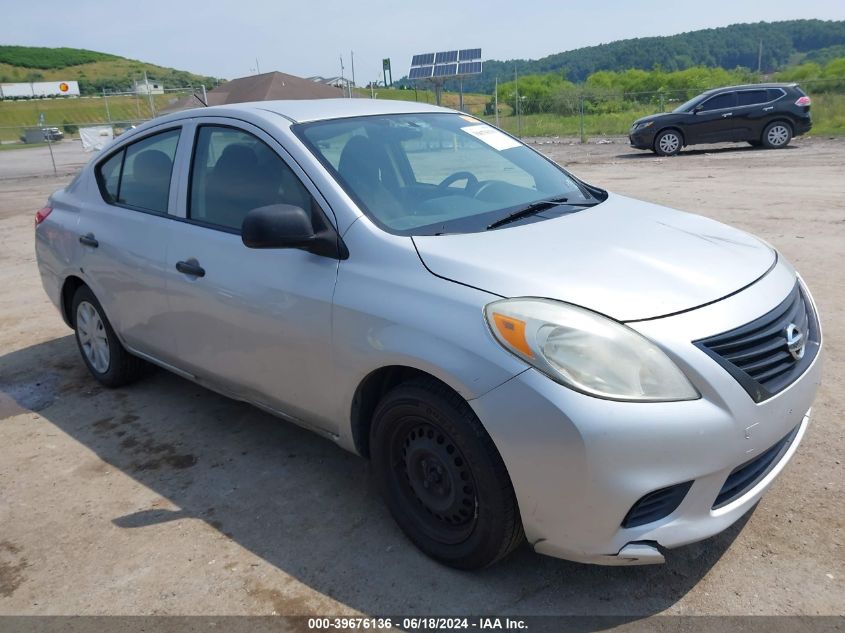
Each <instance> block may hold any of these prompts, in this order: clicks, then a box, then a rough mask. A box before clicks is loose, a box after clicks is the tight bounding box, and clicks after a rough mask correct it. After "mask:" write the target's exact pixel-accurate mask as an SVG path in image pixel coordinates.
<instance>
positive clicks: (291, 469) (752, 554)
mask: <svg viewBox="0 0 845 633" xmlns="http://www.w3.org/2000/svg"><path fill="white" fill-rule="evenodd" d="M613 141H614V142H611V143H606V144H590V145H583V146H582V145H576V144H570V143H568V142H567V141H565V140H561V139H538V140H536V141H535V142H536V143H537V146H538V148H539V149H540V150H542V151H543V152H546V153H548V154H549V155H550V156H551V157H552V158H554V159H555V160H557V161H559V162H560V163H562V164H564V165H565V166H567V167H568V168H569V169H571V170H572V171H573V172H574V173H575V174H577V175H578V176H580V177H582V178H584V179H585V180H587V181H589V182H592V183H595V184H598V185H600V186H603V187H607V188H609V189H612V190H614V191H616V192H618V193H622V194H626V195H631V196H634V197H638V198H642V199H645V200H649V201H653V202H658V203H662V204H667V205H670V206H674V207H677V208H680V209H684V210H688V211H693V212H696V213H700V214H703V215H707V216H710V217H713V218H716V219H718V220H722V221H725V222H729V223H731V224H733V225H735V226H738V227H740V228H743V229H746V230H749V231H752V232H754V233H756V234H757V235H759V236H761V237H763V238H764V239H766V240H768V241H769V242H771V243H772V244H774V245H775V246H776V247H777V248H778V249H780V250H781V251H782V252H783V254H784V255H785V256H786V257H788V258H789V259H790V260H792V262H794V263H795V265H796V266H797V267H798V269H799V270H800V271H801V272H802V273H803V275H804V276H805V278H806V280H807V282H808V284H809V286H810V288H812V290H813V291H814V293H815V297H816V300H817V302H818V304H819V307H820V312H821V315H822V318H823V322H824V326H825V335H826V352H827V357H826V366H825V377H824V381H823V385H822V388H821V391H820V393H819V396H818V398H817V401H816V405H815V409H814V421H813V423H812V425H811V426H810V428H809V430H808V432H807V435H806V438H805V440H804V442H803V444H802V445H801V447H800V449H799V451H798V453H797V455H796V457H795V458H794V459H793V461H792V463H791V464H790V465H789V467H788V468H787V469H786V471H785V472H784V473H783V475H782V476H781V477H780V478H779V480H778V481H777V482H776V483H775V485H774V486H773V487H772V489H771V491H770V492H769V494H768V495H767V496H766V497H765V498H764V499H763V501H762V502H761V503H760V504H759V505H758V507H757V508H756V510H755V511H754V512H753V513H752V514H751V515H750V516H748V517H746V518H745V519H744V520H742V521H740V523H739V524H737V525H735V526H734V527H733V528H731V529H730V530H728V531H727V532H725V533H723V534H722V535H719V536H718V537H715V538H713V539H710V540H708V541H706V542H703V543H699V544H696V545H692V546H688V547H685V548H681V549H679V550H675V551H673V552H672V553H671V555H670V556H669V559H668V563H667V564H666V565H663V566H659V567H633V568H602V567H591V566H583V565H578V564H574V563H569V562H565V561H560V560H554V559H551V558H546V557H541V556H538V555H536V554H534V553H533V552H531V551H530V550H529V549H528V548H527V547H524V548H522V549H521V550H520V551H518V552H516V554H515V555H513V556H512V557H510V558H509V559H508V560H506V561H504V562H503V563H501V564H499V565H497V566H495V567H494V568H492V569H488V570H484V571H482V572H478V573H461V572H457V571H453V570H450V569H446V568H444V567H441V566H439V565H437V564H436V563H434V562H432V561H430V560H428V559H427V558H425V557H424V556H423V555H421V554H420V553H418V552H417V550H416V549H415V548H414V547H413V546H412V545H411V544H410V543H409V542H408V541H406V540H405V538H404V537H403V536H402V534H401V533H400V532H399V530H398V529H397V528H396V527H395V525H394V524H393V522H392V521H391V519H390V517H389V516H388V513H387V511H386V510H385V509H384V507H383V506H382V504H381V502H380V501H379V499H378V498H377V495H376V493H375V488H374V485H373V482H372V481H371V478H370V474H369V471H368V466H367V463H366V462H365V461H364V460H362V459H360V458H357V457H355V456H353V455H349V454H347V453H345V452H343V451H342V450H340V449H339V448H337V447H336V446H335V445H333V444H332V443H331V442H329V441H328V440H325V439H321V438H319V437H317V436H315V435H312V434H309V433H308V432H306V431H304V430H301V429H299V428H297V427H295V426H292V425H290V424H287V423H285V422H282V421H279V420H276V419H274V418H271V417H270V416H268V415H266V414H264V413H261V412H259V411H258V410H256V409H254V408H252V407H250V406H247V405H244V404H239V403H236V402H233V401H230V400H227V399H226V398H223V397H221V396H218V395H216V394H214V393H212V392H210V391H207V390H205V389H203V388H200V387H197V386H195V385H193V384H191V383H189V382H186V381H184V380H182V379H180V378H177V377H176V376H173V375H170V374H167V373H165V372H163V371H158V372H156V373H154V374H153V375H152V376H151V377H149V378H148V379H146V380H144V381H142V382H140V383H138V384H136V385H133V386H132V387H130V388H125V389H119V390H115V391H108V390H104V389H102V388H101V387H99V386H98V385H97V384H96V383H95V382H94V381H93V380H92V379H91V378H90V377H89V376H88V374H87V373H86V371H85V369H84V367H83V365H82V362H81V360H79V358H78V356H77V350H76V348H75V345H74V342H73V339H72V337H71V335H70V331H69V330H68V329H67V327H66V326H65V325H64V324H63V323H62V322H61V320H60V318H59V316H58V314H57V313H56V312H55V310H54V309H53V307H52V305H51V304H50V303H49V302H48V300H47V298H46V296H45V295H44V293H43V291H42V289H41V286H40V281H39V278H38V272H37V269H36V264H35V258H34V254H33V230H32V223H33V213H34V211H35V210H36V209H38V208H39V207H40V206H41V205H42V204H43V202H44V200H45V198H46V196H47V195H48V193H49V192H50V191H52V190H53V189H56V188H58V187H60V186H62V185H63V184H64V183H66V182H67V181H68V180H69V176H68V175H67V174H68V173H70V172H72V171H73V169H74V166H75V165H78V164H80V163H82V162H84V161H85V159H86V158H87V157H86V156H85V155H83V154H82V153H81V152H80V151H79V150H78V148H77V149H76V151H75V152H74V151H73V148H72V146H71V145H70V144H67V145H62V149H61V150H60V151H61V158H60V161H59V162H60V165H61V168H60V174H63V175H60V177H59V178H54V177H52V176H47V175H45V174H50V173H51V172H52V167H50V165H49V155H45V151H46V150H44V149H32V150H16V151H8V152H0V288H3V292H2V293H0V614H165V613H166V614H269V613H280V614H326V613H331V614H340V613H355V612H362V613H366V614H396V613H406V614H427V613H437V614H450V613H452V614H454V613H462V614H467V613H470V614H484V613H494V614H497V615H503V614H522V615H534V614H608V615H610V614H619V615H626V616H630V617H632V618H640V617H646V616H649V615H653V614H658V613H672V614H688V615H689V614H737V615H741V614H842V613H843V605H845V600H843V596H845V549H843V517H845V494H844V493H845V491H844V490H843V484H845V466H843V460H844V459H845V455H843V453H845V450H843V449H845V432H843V429H844V428H845V425H844V424H843V418H845V400H844V399H843V395H842V394H843V393H845V385H843V377H845V348H843V345H844V344H843V337H845V318H843V316H842V315H843V312H845V284H843V274H844V273H845V265H843V262H845V204H843V200H845V177H843V175H844V174H845V142H843V141H841V140H820V139H798V140H796V141H795V142H794V145H793V146H792V147H790V148H788V149H786V150H781V151H760V150H757V151H755V150H751V149H750V148H747V147H739V146H731V147H728V146H721V147H718V146H716V147H712V148H708V149H706V150H698V149H696V150H694V151H687V152H684V153H683V154H682V155H680V156H678V157H675V158H656V157H654V156H653V155H651V154H648V153H640V152H637V151H634V150H631V149H629V148H628V147H627V146H626V145H625V144H624V143H623V142H622V141H621V140H619V139H613ZM45 159H46V160H47V161H48V162H47V167H46V169H44V168H43V167H44V160H45ZM27 165H28V167H27ZM32 174H38V176H39V177H23V176H27V175H32Z"/></svg>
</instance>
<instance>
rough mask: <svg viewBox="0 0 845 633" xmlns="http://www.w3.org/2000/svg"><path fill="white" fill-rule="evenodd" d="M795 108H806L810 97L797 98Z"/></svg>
mask: <svg viewBox="0 0 845 633" xmlns="http://www.w3.org/2000/svg"><path fill="white" fill-rule="evenodd" d="M795 105H797V106H808V105H810V97H808V96H807V95H804V96H803V97H798V101H796V102H795Z"/></svg>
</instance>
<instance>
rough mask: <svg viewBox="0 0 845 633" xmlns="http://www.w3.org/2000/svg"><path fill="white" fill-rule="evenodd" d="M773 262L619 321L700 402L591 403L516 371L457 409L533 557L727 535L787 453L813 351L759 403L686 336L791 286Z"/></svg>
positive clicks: (586, 554) (623, 553)
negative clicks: (479, 431)
mask: <svg viewBox="0 0 845 633" xmlns="http://www.w3.org/2000/svg"><path fill="white" fill-rule="evenodd" d="M794 283H795V277H794V272H793V271H792V270H791V268H789V267H788V266H786V265H779V266H778V267H777V268H775V269H774V270H773V271H772V272H771V273H770V274H769V275H767V276H766V277H764V278H763V279H762V280H760V281H759V282H758V283H756V284H755V285H753V286H751V287H750V288H748V289H746V290H744V291H743V292H741V293H738V294H737V295H734V296H732V297H730V298H728V299H725V300H723V301H720V302H717V303H715V304H712V305H709V306H706V307H703V308H700V309H698V310H694V311H691V312H687V313H684V314H680V315H676V316H674V317H667V318H663V319H655V320H652V321H643V322H639V323H631V324H630V325H631V327H634V328H635V329H637V330H639V331H640V332H641V333H643V334H644V335H646V336H648V337H649V338H651V339H652V340H655V341H658V342H659V344H660V345H661V346H662V347H663V348H664V350H665V351H666V352H667V354H669V355H670V357H672V359H673V360H674V361H675V362H676V363H677V364H678V366H679V367H681V369H683V370H684V371H685V372H686V373H687V375H688V376H689V377H690V379H691V380H692V381H693V383H694V384H695V385H696V387H697V388H698V389H699V391H700V392H701V394H702V397H701V398H700V399H698V400H693V401H688V402H669V403H626V402H615V401H609V400H601V399H598V398H592V397H589V396H586V395H583V394H580V393H577V392H575V391H573V390H571V389H567V388H566V387H563V386H561V385H558V384H557V383H555V382H553V381H552V380H550V379H549V378H547V377H546V376H544V375H542V374H540V373H539V372H537V371H535V370H533V369H529V370H527V371H525V372H523V373H521V374H520V375H518V376H516V377H515V378H513V379H511V380H510V381H508V382H507V383H505V384H504V385H501V386H500V387H498V388H496V389H494V390H493V391H491V392H489V393H487V394H485V395H484V396H482V397H481V398H478V399H476V400H472V401H471V402H470V404H471V405H472V406H473V409H474V410H475V411H476V413H477V414H478V416H479V418H480V419H481V421H482V422H483V423H484V425H485V427H486V428H487V430H488V432H489V433H490V435H491V437H492V438H493V441H494V442H495V443H496V446H497V447H498V449H499V451H500V453H501V455H502V458H503V460H504V462H505V464H506V466H507V468H508V472H509V473H510V476H511V481H512V482H513V486H514V490H515V491H516V495H517V500H518V502H519V507H520V512H521V515H522V520H523V525H524V527H525V533H526V536H527V538H528V540H529V542H530V543H531V544H532V545H533V546H534V549H535V550H536V551H537V552H540V553H543V554H549V555H552V556H557V557H560V558H565V559H569V560H574V561H579V562H584V563H598V564H610V565H620V564H643V563H653V562H662V560H663V557H662V555H661V554H660V553H659V551H658V549H657V548H656V547H654V545H655V544H656V545H659V546H661V547H663V548H673V547H678V546H681V545H685V544H688V543H692V542H695V541H699V540H702V539H705V538H707V537H709V536H712V535H714V534H717V533H719V532H721V531H722V530H724V529H726V528H727V527H729V526H730V525H731V524H732V523H734V522H735V521H736V520H737V519H739V518H740V517H741V516H742V515H743V514H745V513H746V512H747V511H748V510H749V509H751V507H753V505H754V504H755V503H757V501H758V500H759V499H760V497H761V496H762V495H763V494H764V493H765V491H766V490H767V489H768V487H769V486H770V485H771V483H772V481H774V479H775V478H776V477H777V476H778V474H779V473H780V472H781V471H782V470H783V468H784V467H785V465H786V464H787V463H788V461H789V460H790V458H791V457H792V455H793V454H794V453H795V451H796V449H797V447H798V445H799V444H800V442H801V439H802V438H803V436H804V433H805V431H806V428H807V425H808V423H809V409H810V406H811V404H812V401H813V398H814V397H815V393H816V390H817V387H818V384H819V381H820V376H821V364H822V363H821V351H820V352H819V353H818V355H817V356H816V359H815V360H814V362H813V364H812V365H810V367H809V368H808V369H807V370H806V371H805V372H804V374H803V375H802V376H801V377H799V378H798V379H797V380H796V381H795V382H793V383H792V384H791V385H790V386H789V387H787V388H786V389H784V390H783V391H781V392H780V393H778V394H777V395H776V396H774V397H772V398H770V399H768V400H766V401H764V402H761V403H759V404H756V403H754V401H753V400H752V399H751V398H750V397H749V395H748V394H747V393H746V392H745V390H744V389H742V387H741V386H740V385H739V383H737V382H736V381H735V380H734V379H733V378H732V377H731V376H730V375H729V374H728V373H727V372H726V371H725V370H724V369H723V368H722V367H720V366H719V365H718V364H717V363H716V362H715V361H713V360H712V359H711V358H709V357H708V356H707V355H706V354H704V352H702V351H701V350H699V349H698V348H696V347H695V346H694V345H692V343H691V341H693V340H696V339H698V338H702V337H704V336H707V335H712V334H716V333H718V332H720V331H725V330H728V329H730V328H731V327H736V326H737V325H740V324H742V323H746V322H750V321H752V320H753V319H754V318H756V317H759V316H760V315H761V314H763V313H765V312H766V311H768V310H769V309H771V308H773V307H774V306H776V305H777V304H778V303H779V302H780V301H781V300H782V299H783V298H784V297H785V296H786V295H787V294H788V293H789V292H790V290H791V289H792V287H793V286H794ZM796 427H798V429H797V432H796V435H795V436H794V438H793V440H792V443H791V444H790V445H789V448H788V449H787V450H786V452H785V453H784V454H782V455H780V456H779V457H778V459H777V460H776V463H774V465H773V466H772V468H771V469H770V470H769V471H768V472H767V473H766V474H765V476H763V477H762V479H759V480H758V481H756V482H755V483H753V484H752V485H751V486H750V488H748V489H747V490H744V491H743V492H742V493H741V494H740V495H739V496H738V497H737V498H735V499H733V500H732V501H730V502H729V503H727V504H725V505H722V506H720V507H718V508H716V509H714V508H713V506H714V503H715V500H716V497H717V496H718V495H719V492H720V491H721V489H722V487H723V486H724V485H725V482H726V480H727V478H728V476H729V475H730V474H731V472H732V471H733V470H734V469H735V468H736V467H737V466H739V465H741V464H744V463H746V462H748V461H749V460H750V459H753V458H754V457H755V456H758V455H761V454H763V453H765V451H766V450H767V449H769V448H770V447H772V446H774V445H775V444H776V443H777V442H778V441H779V440H781V439H782V438H784V437H785V436H787V435H788V434H789V433H790V431H792V430H794V429H795V428H796ZM683 482H692V485H691V487H690V488H689V490H688V492H687V493H686V495H685V496H684V497H683V500H682V501H681V502H680V505H679V506H678V507H677V508H676V509H675V510H674V511H672V512H671V513H670V514H668V515H667V516H664V517H663V518H660V519H658V520H656V521H653V522H651V523H647V524H644V525H639V526H636V527H631V528H624V527H622V523H623V520H624V519H625V516H626V514H627V513H628V511H629V510H630V509H631V508H632V506H633V505H634V504H635V503H636V502H637V501H638V500H640V499H641V498H642V497H643V496H644V495H646V494H648V493H650V492H653V491H655V490H659V489H661V488H665V487H669V486H673V485H675V484H679V483H683Z"/></svg>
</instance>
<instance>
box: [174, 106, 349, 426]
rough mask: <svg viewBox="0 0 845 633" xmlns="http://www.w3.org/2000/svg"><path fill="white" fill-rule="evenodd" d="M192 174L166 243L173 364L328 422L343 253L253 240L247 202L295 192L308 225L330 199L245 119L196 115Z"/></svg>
mask: <svg viewBox="0 0 845 633" xmlns="http://www.w3.org/2000/svg"><path fill="white" fill-rule="evenodd" d="M192 126H193V127H192V130H191V132H190V134H191V137H192V140H193V142H194V145H193V151H192V152H191V153H190V156H188V155H187V154H186V161H187V162H189V163H190V164H189V166H186V170H187V171H188V173H189V177H188V178H187V179H186V181H187V182H186V183H185V186H183V187H182V188H181V190H180V199H179V213H180V215H181V216H182V218H183V219H182V220H181V221H179V222H174V225H175V226H174V227H173V230H172V231H171V232H170V243H169V247H168V254H167V273H168V288H169V290H170V312H169V314H168V317H167V326H168V329H170V330H172V331H173V332H174V333H175V335H176V338H177V341H178V343H177V345H178V353H179V359H180V367H181V368H183V369H184V370H186V371H188V372H190V373H192V374H194V375H195V376H197V377H198V378H200V379H201V380H204V381H207V382H209V383H211V384H213V385H214V386H215V387H217V388H218V389H220V390H221V391H224V392H226V393H229V394H230V395H233V396H235V397H239V398H243V399H246V400H249V401H252V402H255V403H257V404H260V405H263V406H266V407H269V408H271V409H273V410H276V411H280V412H283V413H286V414H288V415H290V416H293V417H295V418H297V419H298V420H300V421H306V422H308V423H309V424H311V425H315V426H318V427H321V428H325V429H328V430H334V429H336V425H337V421H336V420H333V419H330V418H329V417H328V414H326V415H325V416H321V412H324V411H327V409H328V404H329V403H330V402H331V398H329V397H328V396H327V394H328V393H329V392H330V390H331V388H332V381H331V376H332V374H333V369H332V362H331V312H332V296H333V293H334V287H335V280H336V279H337V270H338V263H339V262H338V260H336V259H331V258H328V257H321V256H318V255H314V254H312V253H308V252H305V251H303V250H298V249H261V250H258V249H250V248H247V247H246V246H244V244H243V242H242V241H241V235H240V233H241V223H242V221H243V218H244V216H245V215H246V213H247V212H248V211H250V210H251V209H254V208H257V207H262V206H266V205H270V204H279V203H283V204H292V205H295V206H299V207H302V208H304V209H306V210H308V211H311V213H312V217H313V218H314V222H315V225H317V226H319V224H320V223H324V222H328V221H330V222H332V223H334V218H333V216H332V215H331V211H330V210H329V208H328V206H327V204H326V203H325V201H324V200H323V199H322V198H320V197H319V194H318V192H317V191H316V189H314V188H313V185H312V184H311V183H310V181H308V179H307V178H306V177H305V174H304V173H303V172H302V171H301V170H300V168H299V167H298V165H296V164H295V162H294V161H293V160H292V159H291V158H290V156H289V155H288V154H287V153H286V152H285V150H284V149H283V148H282V147H281V145H279V143H278V142H276V141H275V140H274V139H273V138H272V137H270V136H269V135H268V134H266V133H265V132H264V131H262V130H261V129H259V128H257V127H255V126H253V125H250V124H248V123H245V122H242V121H236V120H233V119H226V118H220V117H214V118H210V117H209V118H204V119H197V120H195V123H194V124H192Z"/></svg>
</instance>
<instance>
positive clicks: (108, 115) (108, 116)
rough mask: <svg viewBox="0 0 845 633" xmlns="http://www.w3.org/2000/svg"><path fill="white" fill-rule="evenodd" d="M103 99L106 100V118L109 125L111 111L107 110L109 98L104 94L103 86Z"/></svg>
mask: <svg viewBox="0 0 845 633" xmlns="http://www.w3.org/2000/svg"><path fill="white" fill-rule="evenodd" d="M103 100H104V101H105V102H106V119H107V120H108V122H109V125H111V112H109V98H108V97H107V96H106V89H105V88H103Z"/></svg>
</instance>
